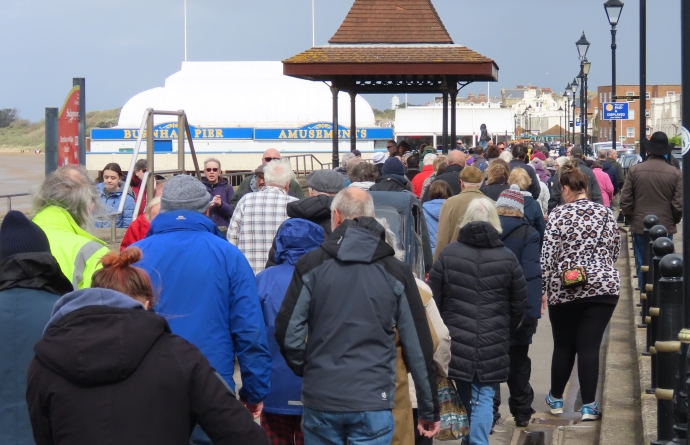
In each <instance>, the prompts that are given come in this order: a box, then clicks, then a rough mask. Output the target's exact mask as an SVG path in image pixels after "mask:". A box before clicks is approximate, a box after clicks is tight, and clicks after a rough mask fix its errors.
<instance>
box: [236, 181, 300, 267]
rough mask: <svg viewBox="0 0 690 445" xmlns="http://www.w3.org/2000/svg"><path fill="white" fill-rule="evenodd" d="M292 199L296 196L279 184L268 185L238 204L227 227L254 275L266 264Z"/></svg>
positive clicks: (294, 199) (244, 197)
mask: <svg viewBox="0 0 690 445" xmlns="http://www.w3.org/2000/svg"><path fill="white" fill-rule="evenodd" d="M292 201H297V198H294V197H292V196H289V195H288V194H287V193H285V191H284V190H282V189H280V188H278V187H273V186H266V187H264V189H263V190H261V191H258V192H254V193H248V194H246V195H244V196H243V197H242V199H240V202H238V203H237V207H236V208H235V211H234V212H233V214H232V219H231V220H230V225H229V226H228V241H230V242H231V243H232V244H234V245H235V246H237V248H238V249H240V251H242V253H243V254H244V256H245V257H247V261H249V264H250V265H251V266H252V269H253V270H254V273H255V274H257V273H259V272H261V271H262V270H264V268H265V267H266V260H268V252H269V250H271V245H272V244H273V238H275V236H276V232H278V228H279V227H280V225H281V224H282V223H283V221H285V220H286V219H287V212H286V207H287V203H288V202H292Z"/></svg>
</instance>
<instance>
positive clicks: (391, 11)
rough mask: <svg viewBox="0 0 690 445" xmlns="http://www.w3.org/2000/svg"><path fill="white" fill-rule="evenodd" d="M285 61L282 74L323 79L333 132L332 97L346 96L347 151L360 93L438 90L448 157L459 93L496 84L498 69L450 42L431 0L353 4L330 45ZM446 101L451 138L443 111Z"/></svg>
mask: <svg viewBox="0 0 690 445" xmlns="http://www.w3.org/2000/svg"><path fill="white" fill-rule="evenodd" d="M328 42H329V45H326V46H316V47H313V48H311V49H308V50H306V51H304V52H302V53H300V54H297V55H296V56H293V57H290V58H289V59H286V60H283V74H285V75H286V76H292V77H297V78H300V79H307V80H313V81H322V82H329V83H330V88H331V92H332V93H333V128H334V130H337V128H338V93H339V92H340V91H346V92H348V93H349V94H350V100H351V108H350V109H351V111H350V122H351V130H350V134H351V135H352V136H351V139H350V144H351V145H350V149H351V150H354V149H355V148H356V143H357V141H356V136H355V135H356V134H357V132H356V127H355V98H356V96H357V94H359V93H391V94H393V93H411V94H412V93H434V94H437V93H439V92H440V93H442V94H443V138H442V147H443V151H444V152H446V151H447V150H448V149H449V147H450V144H451V142H452V143H453V145H454V144H455V137H456V132H455V130H456V128H455V125H456V123H455V122H456V120H455V119H456V116H455V102H456V97H457V94H458V91H459V90H460V89H462V88H463V87H465V86H466V85H468V84H470V83H472V82H475V81H483V82H495V81H497V80H498V65H496V63H495V62H494V61H493V60H491V59H489V58H487V57H485V56H482V55H481V54H479V53H477V52H474V51H472V50H470V49H469V48H467V47H465V46H462V45H456V44H454V43H453V40H452V39H451V38H450V35H449V34H448V31H447V30H446V28H445V26H443V23H442V22H441V18H440V17H439V16H438V13H437V12H436V9H435V8H434V6H433V4H432V3H431V0H355V2H354V4H353V5H352V8H351V9H350V12H349V13H348V14H347V17H345V20H344V21H343V23H342V24H341V25H340V28H338V31H337V32H336V33H335V35H334V36H333V37H331V39H330V40H329V41H328ZM449 98H450V104H452V105H453V106H452V107H450V123H451V128H450V137H449V134H448V114H449ZM332 133H333V165H334V166H337V165H338V131H333V132H332Z"/></svg>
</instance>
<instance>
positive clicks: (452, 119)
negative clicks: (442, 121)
mask: <svg viewBox="0 0 690 445" xmlns="http://www.w3.org/2000/svg"><path fill="white" fill-rule="evenodd" d="M457 98H458V85H457V83H456V82H455V81H453V86H452V87H451V88H450V102H451V106H450V143H449V144H448V150H452V149H453V148H455V145H453V142H456V139H457V131H456V107H457Z"/></svg>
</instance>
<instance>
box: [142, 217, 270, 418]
mask: <svg viewBox="0 0 690 445" xmlns="http://www.w3.org/2000/svg"><path fill="white" fill-rule="evenodd" d="M134 246H136V247H139V248H140V249H141V250H142V252H143V254H144V255H143V259H142V260H141V261H140V262H139V263H138V264H137V266H139V267H142V268H143V269H144V270H146V271H147V272H148V273H149V275H150V276H151V281H152V284H153V288H154V289H160V297H159V298H160V299H159V301H158V304H157V306H156V311H157V312H158V313H160V314H161V315H163V316H164V317H169V320H170V327H171V329H172V330H173V332H174V333H175V334H177V335H179V336H180V337H182V338H184V339H185V340H187V341H189V342H190V343H192V344H193V345H195V346H196V347H198V348H199V349H200V350H201V352H202V353H203V354H204V355H205V356H206V358H208V360H209V361H210V362H211V365H212V366H213V367H214V368H215V369H216V370H217V371H218V373H219V374H220V375H221V376H222V377H223V379H225V381H226V382H227V383H228V384H229V385H230V387H231V388H232V390H233V391H234V389H235V382H234V381H233V378H232V377H233V373H234V371H235V356H237V359H238V361H239V363H240V371H241V374H242V383H243V385H242V389H241V390H240V397H241V398H242V399H243V400H247V401H248V402H249V403H252V404H256V403H258V402H260V401H262V400H263V399H264V398H265V397H266V395H267V394H268V391H269V382H270V374H271V356H270V354H269V353H268V346H267V344H266V330H265V329H264V324H263V317H262V314H261V306H260V305H259V300H258V298H257V291H256V279H255V277H254V273H253V272H252V269H251V267H250V266H249V263H248V262H247V259H246V258H245V257H244V255H242V253H241V252H240V251H239V250H238V249H237V248H236V247H235V246H233V245H232V244H230V243H228V242H227V241H226V240H225V239H224V238H223V235H222V234H221V233H220V231H219V230H218V228H217V227H216V225H215V224H214V223H213V221H211V220H210V219H209V218H207V217H206V216H204V215H202V214H201V213H198V212H193V211H189V210H174V211H169V212H163V213H160V214H159V215H158V216H156V217H155V218H154V219H153V221H151V229H150V230H149V235H148V236H147V237H146V238H145V239H143V240H142V241H139V242H138V243H135V244H134Z"/></svg>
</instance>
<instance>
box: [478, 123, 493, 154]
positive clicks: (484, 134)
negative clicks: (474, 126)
mask: <svg viewBox="0 0 690 445" xmlns="http://www.w3.org/2000/svg"><path fill="white" fill-rule="evenodd" d="M479 131H480V135H479V145H481V146H482V148H483V149H486V146H487V145H489V142H491V134H490V133H489V130H487V129H486V124H481V125H480V126H479Z"/></svg>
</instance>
